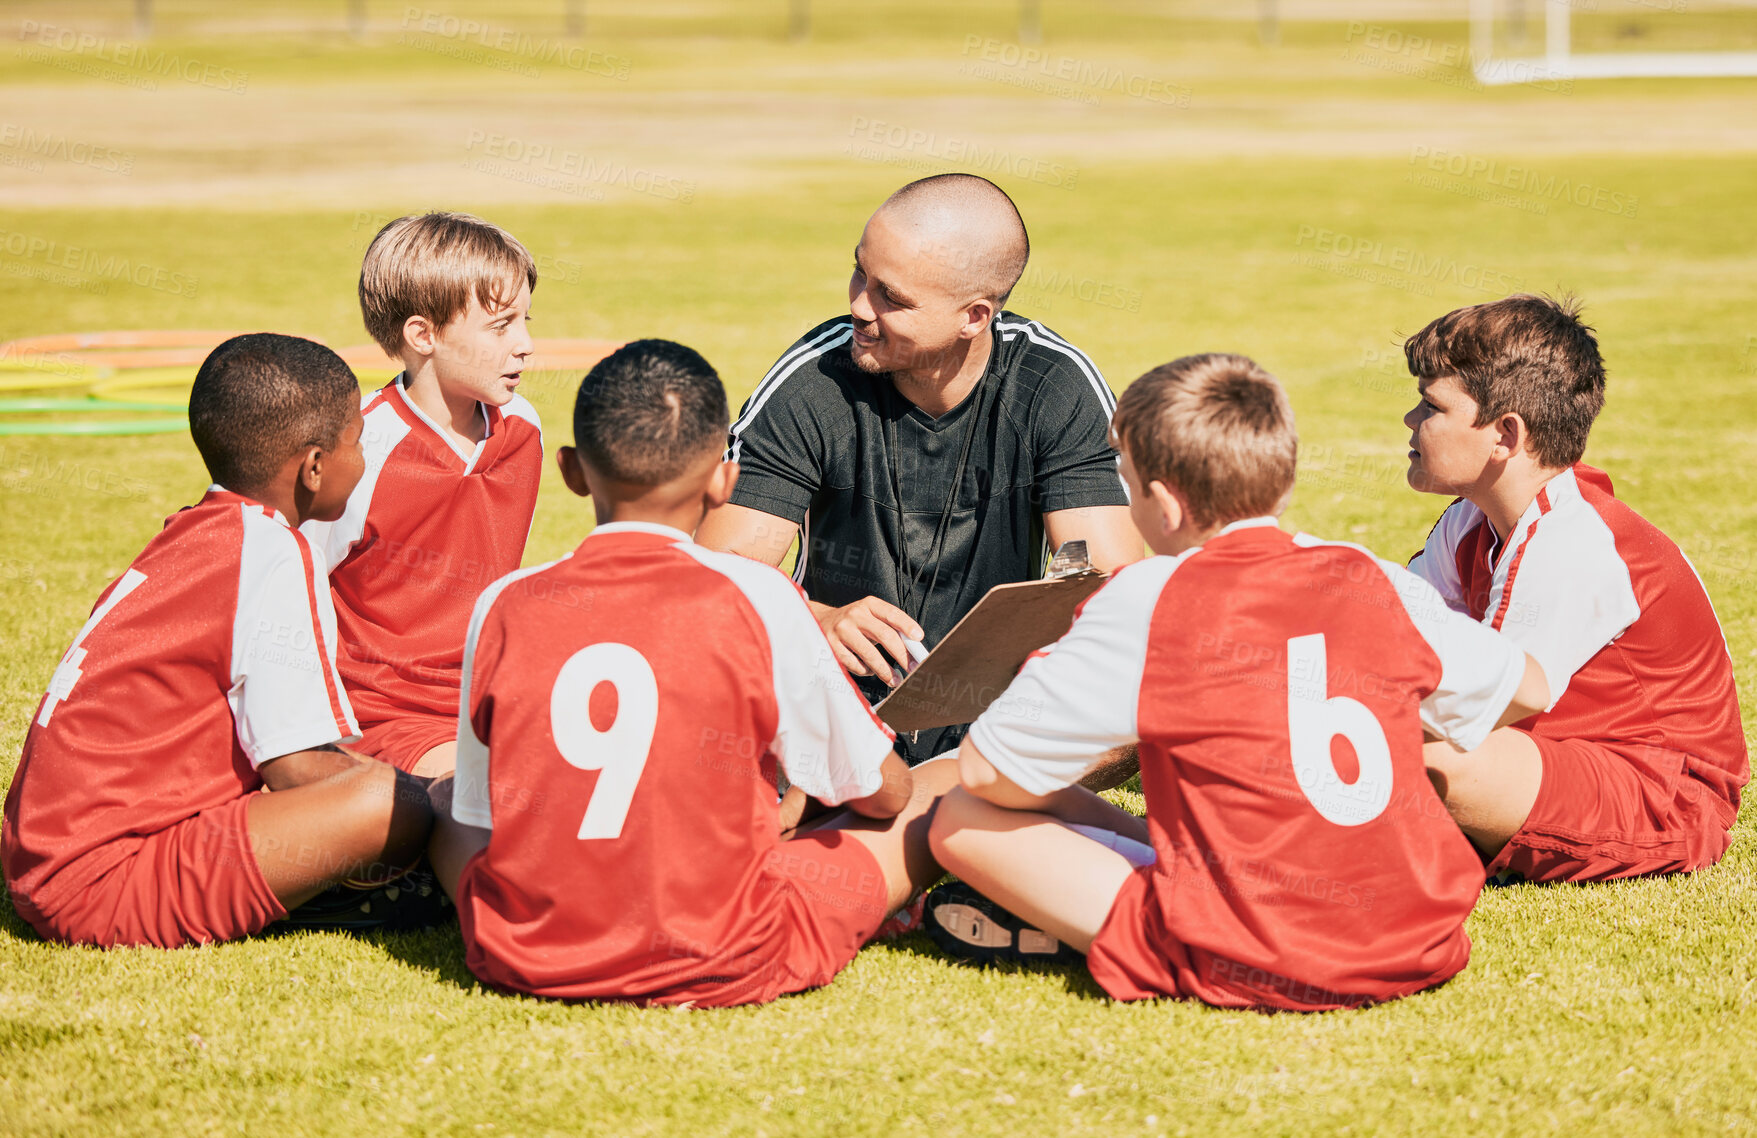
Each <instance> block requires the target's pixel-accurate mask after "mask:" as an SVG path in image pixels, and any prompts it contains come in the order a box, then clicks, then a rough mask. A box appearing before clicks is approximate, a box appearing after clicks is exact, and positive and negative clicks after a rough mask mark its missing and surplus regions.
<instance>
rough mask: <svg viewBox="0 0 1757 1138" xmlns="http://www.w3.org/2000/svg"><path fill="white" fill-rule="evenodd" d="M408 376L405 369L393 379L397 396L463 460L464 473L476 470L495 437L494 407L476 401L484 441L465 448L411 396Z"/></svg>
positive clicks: (392, 384)
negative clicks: (490, 441)
mask: <svg viewBox="0 0 1757 1138" xmlns="http://www.w3.org/2000/svg"><path fill="white" fill-rule="evenodd" d="M408 378H409V373H408V372H406V371H404V372H398V373H397V377H396V378H395V379H393V380H391V384H390V385H391V386H392V387H393V388H395V389H396V393H397V398H398V399H399V400H401V401H402V404H403V406H404V407H406V408H408V410H409V413H410V414H412V415H414V416H415V418H417V419H419V420H420V421H421V423H422V424H423V425H425V426H426V428H427V429H428V430H430V431H432V432H433V435H434V437H435V438H437V439H438V440H439V441H440V442H442V443H444V444H445V445H446V446H447V447H449V448H450V449H451V452H452V453H453V454H455V455H457V456H458V458H459V459H461V460H462V461H463V464H464V473H466V474H468V473H469V472H470V471H471V470H474V469H475V467H476V460H477V459H479V458H481V457H482V448H483V447H485V446H487V445H488V440H489V439H491V438H493V437H494V409H493V408H491V407H489V406H488V405H487V404H486V403H483V402H481V401H478V402H477V403H476V406H477V407H478V408H480V409H481V412H482V441H481V442H479V443H477V444H476V446H475V449H473V450H465V449H464V448H463V447H461V446H459V445H458V444H457V441H456V440H455V439H453V438H452V437H451V435H450V434H449V433H448V432H446V431H443V430H440V427H439V424H438V423H435V422H434V421H433V420H432V419H430V418H428V417H427V412H425V411H423V410H421V407H420V405H419V404H418V403H416V402H415V401H414V400H413V399H410V398H409V388H408V385H407V382H406V381H407V380H408Z"/></svg>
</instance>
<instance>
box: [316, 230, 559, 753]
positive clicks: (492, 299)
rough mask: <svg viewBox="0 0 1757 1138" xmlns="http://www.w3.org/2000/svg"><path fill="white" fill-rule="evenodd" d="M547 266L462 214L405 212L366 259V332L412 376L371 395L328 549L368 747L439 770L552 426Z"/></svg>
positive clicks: (327, 529) (341, 654)
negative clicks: (536, 376) (544, 320)
mask: <svg viewBox="0 0 1757 1138" xmlns="http://www.w3.org/2000/svg"><path fill="white" fill-rule="evenodd" d="M536 285H537V269H536V265H535V263H534V262H533V261H532V260H531V255H530V253H528V252H527V251H526V250H525V247H524V246H523V245H520V244H519V243H518V241H516V240H514V239H513V237H512V235H511V234H509V233H507V232H506V231H505V230H503V229H501V228H500V227H498V226H495V225H490V224H489V223H488V222H486V221H483V220H481V219H480V218H476V217H471V216H469V215H468V214H461V213H429V214H425V215H422V216H418V217H403V218H399V219H397V220H396V221H393V222H391V223H390V224H389V225H386V226H385V227H384V228H383V229H381V230H380V231H379V233H378V236H377V237H375V238H373V241H372V245H371V247H370V248H368V249H367V250H366V259H365V262H364V264H363V265H362V266H361V269H360V308H361V311H362V312H363V313H364V315H365V319H366V330H367V331H368V332H370V333H371V334H372V338H373V339H374V340H376V341H377V342H378V344H379V346H380V347H382V348H383V349H384V350H385V351H386V352H387V353H389V354H390V355H391V356H393V357H395V358H397V359H400V360H401V361H402V363H403V373H402V374H401V375H399V376H398V377H397V378H396V379H395V380H393V381H392V382H391V383H390V384H389V385H388V386H386V387H384V388H383V389H381V390H380V391H378V392H376V393H375V394H373V395H372V396H370V397H369V398H368V399H367V400H366V406H365V413H366V432H365V435H364V437H363V442H364V445H365V449H366V472H365V475H364V476H363V477H362V478H361V479H360V485H359V488H358V489H356V490H355V491H354V495H353V497H352V498H350V499H349V500H348V508H347V510H346V512H344V513H343V514H342V516H341V518H340V519H338V520H336V521H332V522H314V523H311V524H309V525H307V526H306V527H305V535H306V536H307V537H308V538H310V539H311V541H312V542H313V544H316V545H318V546H319V547H321V548H322V549H323V551H324V554H325V556H326V558H327V559H328V561H329V564H330V565H331V566H332V568H331V572H330V584H331V587H332V588H333V590H334V593H335V607H336V619H337V623H338V626H339V628H340V632H341V643H340V646H339V648H338V650H337V653H336V662H337V664H338V665H339V666H340V668H341V672H342V679H343V681H344V682H345V683H346V684H347V687H348V694H349V696H350V697H351V698H352V699H353V701H354V709H355V711H356V712H357V713H358V714H359V716H360V729H361V735H362V738H361V740H360V743H359V749H360V750H361V751H363V752H365V753H367V754H369V755H373V756H375V757H377V758H380V759H383V760H385V761H386V762H389V763H392V764H394V765H395V766H397V767H399V768H401V769H403V770H407V771H413V772H415V773H416V774H419V775H423V776H432V775H439V774H443V773H445V772H446V771H449V770H451V768H452V764H453V762H454V761H455V759H454V756H455V753H456V740H457V726H458V725H457V713H458V666H459V663H460V658H461V656H462V652H463V644H464V629H465V627H466V626H467V625H468V624H469V622H470V606H471V605H473V604H475V602H476V597H477V595H478V594H479V593H480V592H481V591H482V589H483V588H484V587H486V586H487V585H488V583H489V582H490V581H493V580H495V579H496V578H498V577H500V576H502V575H503V574H506V573H510V572H511V571H512V570H514V569H517V568H518V567H519V563H520V561H521V560H523V558H524V552H525V538H526V537H527V536H528V535H529V534H530V530H531V516H532V514H533V513H534V512H535V510H536V506H537V483H538V480H539V479H540V477H541V475H542V470H543V436H542V432H541V430H540V429H539V426H538V422H537V412H536V410H535V409H534V408H532V406H531V404H530V403H529V402H527V401H526V400H525V399H524V398H522V397H520V396H518V395H516V394H514V389H516V388H517V387H518V383H519V375H520V372H521V371H522V370H523V369H524V366H525V360H526V357H528V356H529V355H530V353H531V336H530V333H529V331H528V330H527V329H526V320H527V317H528V314H529V311H530V306H531V290H532V289H533V288H535V287H536Z"/></svg>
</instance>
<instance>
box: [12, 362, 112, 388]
mask: <svg viewBox="0 0 1757 1138" xmlns="http://www.w3.org/2000/svg"><path fill="white" fill-rule="evenodd" d="M105 374H106V373H105V371H103V370H102V369H99V368H95V367H91V366H90V365H87V364H82V363H74V362H72V361H70V360H62V359H54V360H52V359H32V358H30V357H28V356H26V357H24V358H22V359H19V358H14V359H0V391H77V390H81V389H83V388H86V387H89V386H90V385H91V383H92V381H94V380H96V379H99V378H101V377H102V376H103V375H105Z"/></svg>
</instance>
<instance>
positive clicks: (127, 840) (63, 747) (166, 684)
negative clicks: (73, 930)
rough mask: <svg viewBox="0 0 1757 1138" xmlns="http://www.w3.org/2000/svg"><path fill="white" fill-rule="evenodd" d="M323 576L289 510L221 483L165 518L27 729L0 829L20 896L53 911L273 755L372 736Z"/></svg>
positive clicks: (233, 788) (218, 799) (246, 787)
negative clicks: (348, 674)
mask: <svg viewBox="0 0 1757 1138" xmlns="http://www.w3.org/2000/svg"><path fill="white" fill-rule="evenodd" d="M324 568H325V567H324V563H323V555H322V554H321V553H318V552H317V551H315V550H313V549H312V548H311V546H310V545H309V544H308V543H307V542H306V540H305V538H304V537H302V536H301V535H300V533H299V531H298V530H296V529H294V528H292V526H290V525H289V524H288V523H287V521H286V519H285V518H283V517H282V516H281V515H280V514H279V513H277V512H275V511H274V510H271V509H269V508H268V507H267V506H264V505H262V504H260V503H258V502H253V501H251V500H249V499H248V498H244V497H241V496H239V495H237V494H234V493H232V492H231V491H229V490H224V489H221V488H220V487H218V486H215V487H212V488H211V489H209V491H208V492H207V494H206V496H204V497H203V498H202V500H201V501H200V502H199V503H197V504H196V505H194V506H190V507H188V508H186V509H184V510H181V511H179V512H178V513H176V514H173V515H171V517H169V518H168V519H166V521H165V528H164V529H163V530H162V531H160V533H159V535H158V536H157V537H155V538H153V540H152V541H151V542H150V543H148V545H147V547H146V549H144V550H143V551H142V552H141V554H140V556H138V557H136V558H135V559H134V563H133V565H131V566H130V567H129V569H128V571H127V572H125V573H123V574H122V576H121V577H119V578H117V579H116V580H115V581H113V582H111V583H110V586H109V588H107V589H105V590H104V592H103V593H102V594H101V595H100V596H99V597H98V603H97V605H96V607H94V608H93V609H92V612H91V617H90V619H88V620H87V621H86V622H85V627H84V628H81V629H80V630H79V635H78V636H77V637H75V638H74V641H73V645H72V647H70V648H68V650H67V652H66V654H65V655H64V656H62V658H61V663H60V665H59V666H58V667H57V668H56V669H55V675H54V677H53V678H52V679H51V680H50V681H49V688H48V692H47V693H46V694H45V695H44V696H43V699H42V702H41V703H40V704H38V706H37V713H36V717H35V718H34V719H33V720H32V722H31V727H30V733H29V734H28V735H26V736H25V741H24V754H23V757H22V758H21V759H20V760H19V766H18V773H17V775H16V776H15V777H14V778H13V781H12V790H11V792H10V793H9V794H8V795H7V797H6V821H5V829H4V833H3V835H0V837H3V853H4V859H5V868H6V884H7V887H8V888H9V889H10V890H11V891H12V895H13V897H14V898H15V899H17V898H24V899H25V901H26V903H29V904H34V905H35V906H36V907H37V908H38V909H39V910H52V909H54V908H55V907H56V906H57V904H58V903H59V902H61V901H62V900H64V899H65V898H67V897H68V896H70V895H72V893H73V892H74V891H76V890H79V889H81V888H84V887H85V886H87V885H89V884H90V883H91V882H93V881H95V880H96V879H97V878H98V877H100V876H101V875H102V874H103V873H104V872H105V871H106V870H108V869H109V868H110V867H112V866H114V865H115V864H116V863H117V862H119V861H121V860H122V859H123V858H125V857H126V856H128V854H129V853H130V852H131V851H132V849H133V848H134V847H135V846H138V845H139V843H140V839H141V838H142V837H144V836H145V835H149V834H154V833H157V832H158V831H160V830H163V829H165V828H166V827H168V826H171V825H173V824H175V823H177V822H180V821H182V820H183V819H185V818H189V817H191V816H193V815H195V814H198V813H200V812H201V811H203V810H208V809H211V808H213V807H216V806H219V805H221V804H223V803H226V802H230V801H232V800H234V799H236V798H239V797H240V796H242V795H245V794H248V793H250V792H252V791H254V790H256V789H258V788H259V787H261V785H262V780H261V779H260V778H259V777H258V776H257V773H256V768H257V767H258V766H260V765H261V764H262V763H265V762H267V761H269V760H270V759H276V758H279V757H280V756H282V755H287V754H292V753H293V752H295V751H303V750H307V749H309V748H312V747H321V746H324V745H325V744H329V743H345V742H351V741H353V740H354V739H355V738H357V737H358V735H359V729H358V727H357V726H356V725H355V722H354V715H353V712H352V711H351V710H350V709H349V706H348V697H347V694H346V693H345V692H344V691H343V690H342V684H341V678H340V677H339V676H338V675H337V673H336V667H335V641H336V622H335V613H334V611H333V610H332V609H331V608H330V599H329V589H328V587H327V582H326V581H325V580H324ZM100 848H101V852H100V853H97V854H94V855H93V856H91V857H86V856H85V855H87V854H92V852H93V851H95V850H100ZM76 861H77V865H74V866H73V868H72V869H70V870H69V871H68V872H67V873H61V872H60V871H61V870H62V869H63V868H64V867H67V866H68V865H69V863H73V862H76Z"/></svg>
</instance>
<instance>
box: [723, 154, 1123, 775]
mask: <svg viewBox="0 0 1757 1138" xmlns="http://www.w3.org/2000/svg"><path fill="white" fill-rule="evenodd" d="M1030 252H1031V246H1030V239H1029V237H1028V236H1027V235H1026V232H1025V223H1024V221H1023V220H1022V219H1021V218H1020V216H1019V211H1018V209H1017V208H1015V207H1014V205H1013V203H1012V200H1011V199H1010V198H1008V197H1007V195H1006V194H1005V193H1004V192H1003V191H1002V190H1001V189H1000V187H998V186H996V185H994V184H993V183H992V182H989V181H987V180H986V179H983V178H978V177H976V176H974V175H971V174H941V175H938V176H937V177H932V178H923V179H921V180H920V181H917V182H911V183H910V184H908V185H907V186H904V187H903V188H902V189H900V190H898V191H897V192H896V193H894V194H892V195H891V196H890V198H889V199H887V200H886V201H885V203H884V204H883V205H882V206H880V207H879V210H878V212H877V213H874V214H873V215H872V217H871V219H870V220H868V221H867V223H866V229H865V231H864V232H863V233H862V234H861V237H860V243H859V244H858V245H857V246H855V249H854V272H853V275H852V276H851V277H850V278H849V281H848V309H849V310H848V313H847V314H846V315H843V316H839V317H837V318H836V319H834V320H830V321H827V322H825V323H823V324H820V325H818V326H817V327H816V328H813V329H812V330H811V331H810V332H807V333H806V334H805V335H804V336H803V337H802V338H801V339H800V340H799V341H798V342H797V343H795V344H794V345H793V346H792V347H791V348H789V349H788V350H787V351H786V353H784V354H783V355H782V356H781V358H780V360H779V361H778V362H777V363H776V364H775V366H774V367H772V368H771V369H769V372H768V374H767V375H766V376H764V377H763V380H762V382H761V383H760V384H759V385H758V386H757V389H756V391H755V392H754V393H753V394H752V395H751V397H750V399H749V401H748V402H747V403H746V404H745V405H744V410H743V411H742V412H741V413H740V415H739V417H738V420H737V422H735V423H733V425H732V440H731V448H730V451H729V452H728V456H727V457H728V458H730V459H732V460H733V461H735V462H737V463H738V464H739V468H740V473H739V477H738V481H737V484H736V486H735V488H734V490H733V494H732V500H731V501H730V502H729V503H728V504H726V505H724V506H722V507H720V508H719V509H717V510H715V511H714V512H713V513H711V514H709V515H708V518H707V520H706V521H705V522H704V523H703V524H702V527H701V530H700V533H699V534H698V540H699V541H700V542H701V543H702V544H703V545H707V546H710V547H712V548H717V549H725V550H731V551H733V552H735V553H741V554H743V555H745V556H747V557H752V558H755V559H757V560H760V561H765V562H767V563H769V564H770V565H779V564H780V563H781V561H782V560H783V559H784V558H785V557H786V555H787V551H788V549H789V548H791V546H792V544H793V540H794V538H795V537H796V536H798V537H799V538H800V551H799V558H798V562H797V566H796V568H795V570H794V578H795V580H797V581H798V582H799V583H800V584H801V585H802V586H803V587H804V589H805V592H806V596H807V597H808V598H809V599H810V601H811V606H812V609H813V611H814V612H815V613H816V614H817V617H818V622H819V624H820V625H821V626H822V627H823V629H824V632H825V633H826V634H827V635H828V637H829V640H830V644H831V646H832V648H833V649H834V650H835V652H836V655H837V657H838V658H839V659H840V660H841V662H842V663H843V664H844V665H845V666H846V667H847V668H848V670H849V671H850V672H852V673H853V674H854V675H855V676H856V677H857V682H858V683H859V685H860V688H861V691H862V692H863V693H864V694H865V695H866V696H867V698H868V699H869V700H871V701H873V702H877V701H878V700H879V699H881V698H883V696H884V694H885V692H886V691H887V690H888V688H889V687H890V686H892V685H894V684H895V683H897V682H899V681H900V680H901V678H902V672H901V670H900V669H901V668H903V667H904V666H906V665H907V662H908V659H909V652H908V648H907V646H906V645H905V641H906V640H915V641H920V642H922V643H923V644H924V645H925V646H926V647H928V648H932V647H933V646H934V645H935V644H937V643H938V642H939V640H940V639H941V638H942V637H943V636H945V634H946V633H947V632H949V631H951V629H952V626H953V625H955V624H956V623H957V622H958V621H959V620H960V619H961V618H962V617H963V616H964V614H965V613H967V612H968V611H970V609H971V608H972V607H973V606H974V605H975V604H976V602H977V601H979V600H981V599H982V596H983V594H984V593H986V592H987V591H988V590H989V589H990V588H992V587H993V586H995V585H1000V584H1005V583H1008V582H1013V581H1024V580H1029V579H1031V578H1034V577H1037V576H1040V575H1041V574H1042V572H1043V568H1044V564H1045V561H1046V558H1047V555H1048V552H1049V551H1050V550H1052V549H1054V548H1056V547H1058V546H1059V545H1061V543H1062V542H1065V541H1069V540H1072V539H1076V538H1079V539H1084V540H1085V541H1086V543H1087V548H1088V551H1089V554H1090V556H1091V559H1092V561H1093V563H1094V564H1095V565H1097V566H1098V567H1099V568H1101V569H1105V570H1114V569H1116V568H1119V567H1120V566H1122V565H1125V564H1127V563H1129V562H1131V561H1134V560H1137V559H1138V558H1139V557H1140V556H1141V554H1142V542H1141V537H1140V534H1139V533H1137V532H1136V530H1135V528H1134V525H1133V523H1132V522H1131V521H1130V519H1129V511H1128V496H1127V494H1126V492H1125V490H1124V488H1123V483H1122V480H1121V478H1120V477H1119V475H1118V473H1117V455H1116V452H1115V451H1114V450H1113V449H1112V448H1111V445H1110V415H1111V412H1112V410H1114V409H1115V406H1116V399H1115V397H1114V396H1113V395H1112V394H1111V392H1110V389H1109V388H1108V387H1107V386H1105V383H1104V377H1103V376H1102V375H1100V374H1099V372H1098V368H1097V367H1096V366H1094V365H1093V363H1092V361H1091V360H1090V359H1088V358H1087V357H1086V355H1085V354H1084V353H1083V352H1081V351H1080V350H1079V349H1078V348H1075V347H1074V346H1073V345H1072V344H1070V343H1068V342H1067V341H1066V340H1064V339H1062V338H1061V337H1060V336H1058V335H1056V334H1055V333H1054V332H1051V331H1050V330H1049V329H1047V328H1045V327H1044V326H1043V325H1041V324H1039V323H1037V322H1036V321H1034V320H1027V319H1025V318H1023V317H1020V316H1016V315H1014V314H1013V313H1011V312H1007V311H1005V310H1004V306H1005V304H1006V300H1007V296H1008V294H1009V293H1011V292H1012V290H1013V286H1014V285H1015V284H1017V283H1018V281H1019V277H1020V275H1021V274H1022V273H1023V272H1024V270H1025V262H1026V260H1027V258H1028V257H1029V256H1030ZM802 531H803V532H802ZM963 731H964V729H963V728H962V727H953V728H945V729H941V730H936V731H922V732H919V733H916V734H914V735H911V736H905V737H903V738H901V739H899V740H898V743H897V749H898V751H899V752H900V753H901V754H902V755H903V757H904V758H905V759H907V760H908V761H909V762H910V763H911V764H914V763H918V762H921V761H923V760H925V759H928V758H931V757H933V756H935V755H938V754H941V753H943V752H945V751H946V750H949V749H951V748H952V747H955V746H956V745H957V743H958V741H959V740H960V739H961V738H962V736H963Z"/></svg>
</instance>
